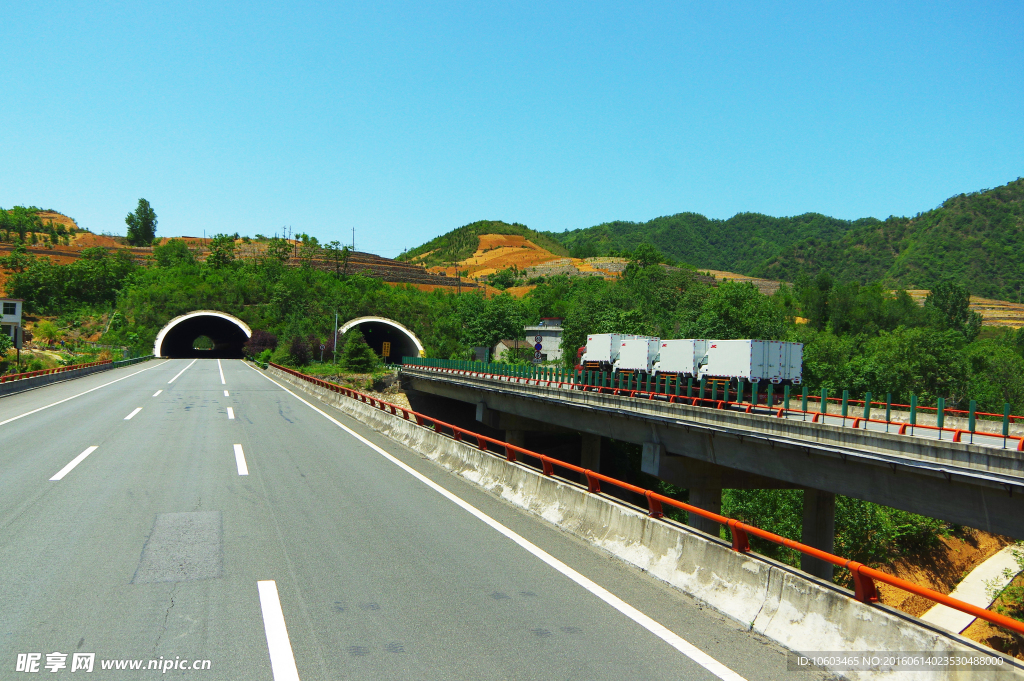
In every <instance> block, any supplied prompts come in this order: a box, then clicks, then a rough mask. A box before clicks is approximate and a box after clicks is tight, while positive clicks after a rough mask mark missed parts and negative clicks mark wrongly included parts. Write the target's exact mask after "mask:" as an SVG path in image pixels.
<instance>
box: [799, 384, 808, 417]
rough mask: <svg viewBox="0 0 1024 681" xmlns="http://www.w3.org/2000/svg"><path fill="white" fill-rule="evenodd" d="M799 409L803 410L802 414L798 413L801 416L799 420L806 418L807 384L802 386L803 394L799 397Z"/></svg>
mask: <svg viewBox="0 0 1024 681" xmlns="http://www.w3.org/2000/svg"><path fill="white" fill-rule="evenodd" d="M800 410H801V411H802V412H803V414H801V415H800V416H801V417H802V418H801V419H800V420H801V421H806V420H807V386H806V385H805V386H804V392H803V395H802V396H801V397H800Z"/></svg>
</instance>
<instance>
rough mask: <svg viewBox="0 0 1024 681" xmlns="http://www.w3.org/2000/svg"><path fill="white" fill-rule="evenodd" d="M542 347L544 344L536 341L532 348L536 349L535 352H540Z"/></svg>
mask: <svg viewBox="0 0 1024 681" xmlns="http://www.w3.org/2000/svg"><path fill="white" fill-rule="evenodd" d="M543 348H544V346H543V345H541V344H540V343H537V344H536V345H534V346H533V349H534V350H536V351H537V352H540V351H541V350H542V349H543Z"/></svg>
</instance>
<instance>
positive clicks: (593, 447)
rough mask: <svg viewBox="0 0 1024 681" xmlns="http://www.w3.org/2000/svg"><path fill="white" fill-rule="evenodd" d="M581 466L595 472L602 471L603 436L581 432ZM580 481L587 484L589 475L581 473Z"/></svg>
mask: <svg viewBox="0 0 1024 681" xmlns="http://www.w3.org/2000/svg"><path fill="white" fill-rule="evenodd" d="M580 439H581V442H580V466H581V467H583V468H586V469H588V470H592V471H594V472H595V473H600V472H601V436H600V435H591V434H590V433H580ZM580 482H581V483H583V484H584V485H585V484H587V476H585V475H583V474H582V473H580Z"/></svg>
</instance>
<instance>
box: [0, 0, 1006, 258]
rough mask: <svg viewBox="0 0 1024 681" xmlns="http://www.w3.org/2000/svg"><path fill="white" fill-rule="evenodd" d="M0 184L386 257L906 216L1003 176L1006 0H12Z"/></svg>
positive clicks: (172, 226) (118, 229)
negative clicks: (785, 220) (679, 219)
mask: <svg viewBox="0 0 1024 681" xmlns="http://www.w3.org/2000/svg"><path fill="white" fill-rule="evenodd" d="M3 14H4V19H3V23H4V39H3V40H2V41H0V88H2V92H3V104H2V106H0V159H2V162H0V206H3V207H10V206H12V205H38V206H41V207H44V208H54V209H56V210H60V211H61V212H64V213H67V214H69V215H71V216H72V217H74V218H75V219H76V220H78V222H79V224H80V225H82V226H83V227H86V228H89V229H91V230H93V231H95V232H103V231H109V232H113V233H122V234H123V233H124V230H125V224H124V216H125V215H126V214H127V213H128V212H129V211H131V210H133V209H134V207H135V204H136V202H137V200H138V198H139V197H145V198H147V199H148V200H149V201H150V202H151V203H152V205H153V207H154V208H155V209H156V211H157V214H158V216H159V227H158V233H159V234H160V235H165V236H172V235H193V236H195V235H200V234H202V233H203V231H204V230H205V231H206V233H207V234H211V233H214V232H221V231H223V232H235V231H238V232H240V233H243V234H250V235H252V234H256V233H263V234H271V233H273V232H274V231H278V232H280V231H281V229H282V227H284V226H286V225H290V226H291V227H292V229H293V230H294V231H295V232H308V233H311V234H314V235H316V236H318V237H319V238H321V240H331V239H339V240H342V241H348V240H349V239H350V238H351V229H352V228H353V227H354V228H355V229H356V247H357V248H358V249H359V250H369V251H372V252H376V253H379V254H381V255H385V256H391V257H393V256H395V255H397V254H398V253H400V252H401V251H402V249H403V248H411V247H413V246H416V245H419V244H420V243H422V242H424V241H426V240H428V239H430V238H433V237H434V236H436V235H438V234H441V233H443V232H446V231H448V230H450V229H453V228H455V227H458V226H460V225H463V224H466V223H468V222H472V221H474V220H478V219H496V220H506V221H508V222H513V221H518V222H521V223H524V224H527V225H529V226H530V227H532V228H534V229H541V230H554V231H562V230H564V229H576V228H580V227H588V226H591V225H594V224H598V223H601V222H605V221H609V220H636V221H642V220H648V219H650V218H654V217H657V216H659V215H669V214H673V213H678V212H683V211H694V212H698V213H703V214H704V215H708V216H710V217H718V218H726V217H729V216H731V215H733V214H735V213H737V212H742V211H755V212H760V213H766V214H769V215H795V214H800V213H805V212H819V213H824V214H827V215H833V216H836V217H840V218H857V217H864V216H874V217H880V218H884V217H886V216H888V215H890V214H894V215H913V214H915V213H917V212H919V211H924V210H928V209H930V208H933V207H935V206H936V205H938V204H939V203H940V202H941V201H942V200H944V199H945V198H947V197H949V196H951V195H954V194H959V193H961V192H970V191H975V190H978V189H984V188H988V187H993V186H998V185H1001V184H1004V183H1006V182H1008V181H1010V180H1013V179H1016V178H1017V177H1019V176H1022V175H1024V134H1022V125H1021V124H1022V122H1024V37H1022V36H1024V11H1022V8H1021V5H1020V3H1019V2H1005V3H996V2H987V3H986V2H972V3H968V2H941V1H933V2H884V3H883V2H878V3H847V2H843V3H828V2H806V3H804V2H790V3H768V2H737V3H717V2H714V3H713V2H699V3H695V2H682V1H677V2H667V3H656V2H647V3H639V4H637V3H608V2H586V3H582V2H574V3H563V2H557V1H547V2H543V3H527V2H503V3H480V2H474V3H454V2H451V3H429V2H417V3H412V2H409V3H388V2H374V3H343V2H335V3H302V4H296V3H265V4H261V5H259V6H256V7H253V6H250V5H248V4H243V3H238V4H229V3H219V2H203V3H182V2H151V3H108V2H107V3H105V2H97V1H90V2H59V1H58V2H52V3H18V4H17V5H13V4H12V5H8V6H6V7H5V8H4V13H3Z"/></svg>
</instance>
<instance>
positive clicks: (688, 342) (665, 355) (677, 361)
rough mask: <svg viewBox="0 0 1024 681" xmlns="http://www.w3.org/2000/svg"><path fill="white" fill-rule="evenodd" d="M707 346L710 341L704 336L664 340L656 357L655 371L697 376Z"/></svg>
mask: <svg viewBox="0 0 1024 681" xmlns="http://www.w3.org/2000/svg"><path fill="white" fill-rule="evenodd" d="M707 348H708V342H707V341H706V340H704V339H702V338H679V339H676V340H663V341H661V348H660V349H659V350H658V356H657V357H655V358H654V373H655V374H659V375H660V374H678V375H680V376H696V375H697V370H698V368H699V363H700V360H701V358H703V357H704V355H705V354H707Z"/></svg>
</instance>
